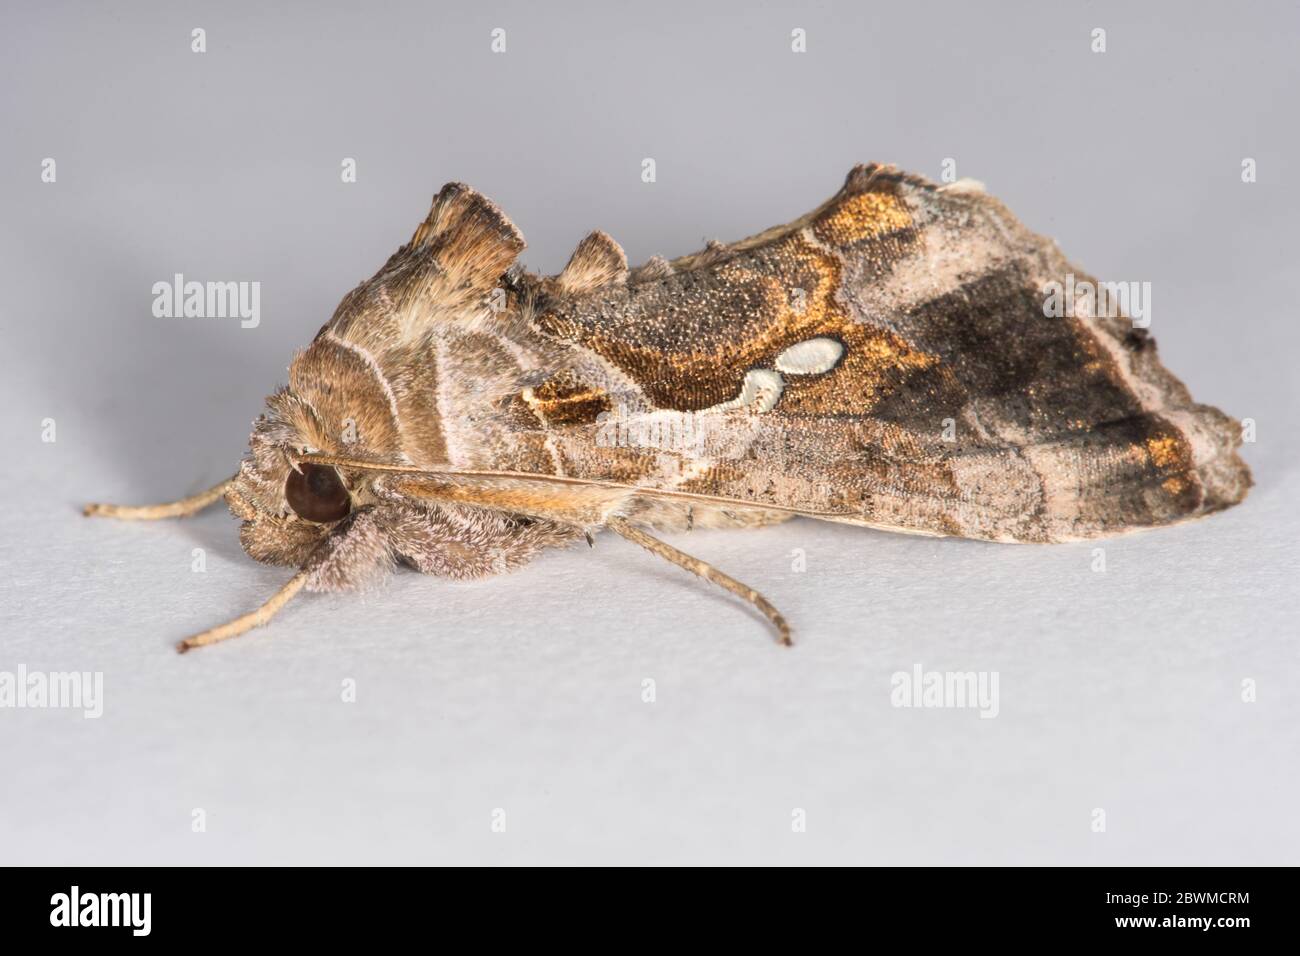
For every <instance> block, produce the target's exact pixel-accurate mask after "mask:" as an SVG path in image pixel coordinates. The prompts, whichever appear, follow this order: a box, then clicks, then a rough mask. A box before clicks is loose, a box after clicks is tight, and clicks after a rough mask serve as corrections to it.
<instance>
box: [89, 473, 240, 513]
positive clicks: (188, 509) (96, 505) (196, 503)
mask: <svg viewBox="0 0 1300 956" xmlns="http://www.w3.org/2000/svg"><path fill="white" fill-rule="evenodd" d="M237 477H238V475H236V476H235V477H232V478H227V479H226V480H225V481H222V482H218V483H217V484H215V485H213V486H212V487H211V488H207V489H205V490H203V491H200V492H198V493H197V494H193V495H190V496H189V497H188V498H181V499H180V500H178V501H169V502H165V503H163V504H156V505H110V504H102V503H100V502H93V503H91V504H88V505H86V506H85V507H84V508H82V509H81V513H82V514H83V515H85V516H86V517H87V518H96V517H97V518H117V519H118V520H119V521H158V520H161V519H163V518H187V517H189V516H190V515H192V514H197V513H198V512H200V511H202V510H203V509H204V508H206V507H208V505H211V504H215V503H216V502H218V501H220V500H221V498H222V497H224V496H225V494H226V492H227V491H228V490H229V489H230V487H231V485H233V484H234V483H235V478H237Z"/></svg>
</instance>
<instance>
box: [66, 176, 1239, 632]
mask: <svg viewBox="0 0 1300 956" xmlns="http://www.w3.org/2000/svg"><path fill="white" fill-rule="evenodd" d="M523 248H524V238H523V235H522V234H521V233H520V231H519V230H518V229H517V228H516V227H515V225H514V224H513V223H512V222H511V221H510V220H509V219H508V218H507V217H506V215H505V214H504V213H503V212H502V211H501V210H500V209H499V208H497V206H496V205H495V204H493V203H492V202H491V201H490V200H488V199H486V198H485V197H483V196H482V195H480V194H479V193H477V192H475V191H474V190H473V189H470V188H469V187H468V186H465V185H463V184H460V183H452V184H449V185H447V186H445V187H443V189H442V190H441V191H440V192H439V193H438V195H437V196H436V197H435V198H434V201H433V205H432V207H431V209H430V211H429V214H428V215H427V216H426V217H425V219H424V220H423V221H422V222H421V223H420V225H419V226H418V228H417V229H416V230H415V233H414V235H413V236H412V237H411V240H410V241H409V242H408V243H407V244H406V245H404V246H402V247H401V248H400V249H399V250H398V251H397V252H396V253H395V254H394V255H393V256H391V257H390V258H389V259H388V261H387V262H386V263H385V264H384V265H383V267H382V268H381V269H380V271H379V272H378V273H377V274H376V275H375V276H374V277H373V278H372V279H370V280H368V281H366V282H363V283H362V284H361V285H360V286H358V287H357V288H356V289H354V290H353V291H352V292H350V293H349V294H348V295H347V296H345V297H344V299H343V301H342V303H341V304H340V305H339V307H338V309H337V311H336V312H335V313H334V316H333V318H331V319H330V321H329V322H328V323H326V325H325V326H323V327H322V328H321V330H320V332H319V333H318V334H317V335H316V338H315V339H314V340H313V341H312V342H311V344H310V345H309V346H308V348H307V349H305V350H304V351H303V352H301V353H299V354H298V355H297V356H296V357H295V358H294V360H293V362H292V364H291V365H290V368H289V383H288V386H287V387H285V388H281V389H280V390H279V391H277V392H275V393H274V394H273V395H271V396H270V397H269V398H268V399H267V407H266V411H265V412H264V413H263V414H262V416H261V417H260V418H259V419H258V420H257V422H255V423H254V427H253V433H252V435H251V436H250V440H249V454H248V456H247V457H246V459H245V461H244V462H243V464H242V466H241V468H240V470H239V473H238V474H237V475H236V476H235V477H234V478H232V479H230V480H228V481H226V482H222V483H221V484H220V485H217V486H215V487H213V488H211V489H209V490H208V491H205V492H202V493H200V494H198V495H193V496H191V497H189V498H185V499H182V500H181V501H177V502H172V503H170V504H166V505H154V506H142V507H129V506H121V507H119V506H113V505H91V506H88V507H87V508H86V514H88V515H102V516H108V517H118V518H126V519H140V520H148V519H156V518H167V517H183V516H185V515H189V514H193V513H194V512H196V511H198V510H199V509H200V508H202V507H204V506H206V505H208V504H211V503H213V502H215V501H216V500H218V499H219V498H221V497H223V496H224V498H225V500H226V503H227V504H228V505H229V507H230V510H231V511H232V512H233V513H234V514H235V515H236V516H237V517H239V518H240V519H241V520H242V522H243V524H242V526H241V530H240V541H241V543H242V544H243V546H244V549H245V550H246V551H247V552H248V554H249V555H250V556H252V557H253V558H255V559H257V560H259V561H263V562H266V563H270V564H279V565H287V566H291V567H294V568H295V569H297V570H296V573H295V576H294V578H293V579H292V580H291V581H290V582H289V584H288V585H286V587H285V588H282V589H281V590H280V591H279V592H277V593H276V594H275V595H274V596H273V597H272V598H271V600H270V601H268V602H267V603H266V604H265V605H263V606H262V607H261V608H258V609H257V610H256V611H254V612H252V613H251V614H246V615H244V616H243V617H240V618H238V619H236V620H234V621H232V622H230V623H229V624H225V625H222V626H221V627H218V628H213V629H211V630H209V631H205V632H203V633H202V634H199V635H196V636H195V637H194V638H191V639H190V641H188V642H186V643H185V644H184V645H183V646H182V649H188V648H190V647H195V646H202V645H204V644H208V643H213V642H215V641H217V640H224V639H226V638H228V637H233V636H235V635H237V634H241V633H244V632H245V631H247V630H249V629H251V628H253V627H256V626H258V625H259V624H263V623H265V622H266V621H267V620H269V619H270V617H271V616H272V615H273V614H274V613H275V612H276V611H277V610H279V608H280V607H282V606H283V604H284V603H285V602H286V601H288V600H289V598H290V597H292V596H293V594H294V593H296V592H297V591H298V590H301V589H302V588H304V587H305V588H307V589H309V590H315V591H334V590H343V589H347V588H353V587H358V586H361V585H364V584H366V583H367V582H369V581H370V580H371V579H373V578H374V577H375V576H376V575H378V574H382V573H384V572H386V571H387V570H388V569H390V568H391V567H393V566H395V565H397V564H405V565H409V566H412V567H414V568H416V569H417V570H419V571H422V572H424V573H429V574H438V575H443V576H447V577H453V578H462V579H463V578H474V577H481V576H484V575H489V574H496V573H499V572H502V571H507V570H510V569H512V568H515V567H518V566H519V565H521V564H524V563H526V562H527V561H528V560H530V559H531V558H532V557H533V556H534V555H536V554H537V553H539V552H540V551H542V550H545V549H547V548H554V547H560V546H567V545H569V544H573V543H575V542H576V541H578V540H582V539H583V538H585V539H586V540H587V542H588V543H589V544H591V543H592V534H593V533H594V532H596V531H599V530H601V529H604V528H609V529H610V530H613V531H615V532H617V533H618V534H620V535H622V536H623V537H625V538H628V539H629V540H631V541H633V542H635V543H637V544H639V545H641V546H642V547H645V548H646V549H648V550H650V551H651V552H653V553H655V554H658V555H659V556H661V557H663V558H665V559H666V560H668V561H671V562H672V563H674V564H677V565H678V566H679V567H682V568H685V569H686V570H689V571H691V572H692V573H694V574H696V575H698V576H700V577H702V578H705V579H706V580H709V581H712V582H714V583H715V584H718V585H719V586H721V587H723V588H725V589H727V590H728V591H731V592H732V593H733V594H736V595H738V596H739V597H741V598H743V599H744V600H746V601H748V602H749V603H750V604H752V605H753V606H754V607H756V608H757V609H758V610H759V611H761V612H762V613H763V614H764V615H765V616H766V617H767V618H768V619H769V620H770V621H771V622H772V624H773V625H774V626H775V627H776V629H777V632H778V634H779V635H780V636H781V639H782V642H783V643H788V642H789V634H790V629H789V626H788V625H787V624H786V622H785V619H784V618H783V617H782V616H781V615H780V613H778V612H777V611H776V609H775V608H774V607H773V606H772V605H771V603H770V602H768V601H767V600H766V599H765V598H763V597H762V595H760V594H759V593H758V592H757V591H755V590H754V589H752V588H750V587H748V586H746V585H744V584H741V583H740V582H738V581H736V580H735V579H733V578H730V577H728V576H727V575H725V574H723V573H722V572H721V571H718V570H717V569H715V568H713V567H712V566H711V565H708V564H706V563H705V562H703V561H700V560H699V559H697V558H693V557H691V556H690V555H686V554H684V553H682V552H680V551H678V550H677V549H675V548H672V547H671V546H669V545H667V544H665V543H664V542H662V541H660V540H659V539H658V538H656V537H654V536H653V535H652V534H651V533H650V532H651V531H652V530H682V529H686V530H689V529H691V528H694V527H732V528H737V527H750V528H755V527H760V526H762V525H766V524H771V523H774V522H777V521H782V520H785V519H787V518H790V517H794V516H803V517H809V518H817V519H821V520H828V521H836V522H842V523H848V524H856V525H860V526H866V527H872V528H879V529H885V530H894V531H902V532H908V533H914V534H927V535H941V536H942V535H953V536H959V537H967V538H975V539H980V540H985V541H999V542H1059V541H1075V540H1083V539H1088V538H1095V537H1100V536H1105V535H1112V534H1118V533H1122V532H1127V531H1133V530H1139V529H1143V528H1154V527H1158V526H1161V525H1168V524H1174V523H1176V522H1180V521H1185V520H1189V519H1192V518H1198V517H1202V516H1204V515H1208V514H1212V513H1214V512H1217V511H1220V510H1222V509H1224V508H1228V507H1231V506H1232V505H1235V504H1236V503H1238V502H1239V501H1241V500H1242V499H1243V498H1244V497H1245V495H1246V492H1247V490H1248V489H1249V487H1250V485H1251V477H1250V471H1249V469H1248V468H1247V467H1246V465H1245V463H1244V462H1243V461H1242V460H1241V459H1240V457H1239V456H1238V455H1237V449H1238V447H1240V445H1241V437H1242V436H1241V428H1240V424H1239V423H1238V422H1236V421H1234V420H1233V419H1231V418H1229V417H1228V416H1227V415H1225V414H1223V413H1222V412H1220V411H1219V410H1218V409H1215V408H1212V407H1211V406H1208V405H1202V404H1198V403H1196V402H1194V401H1193V400H1192V398H1191V395H1190V394H1189V393H1188V391H1187V389H1186V387H1185V386H1184V385H1183V384H1182V383H1181V382H1180V381H1178V379H1176V378H1175V377H1174V376H1173V375H1172V374H1171V373H1170V372H1169V371H1168V370H1167V369H1166V368H1165V367H1164V366H1163V365H1162V364H1161V363H1160V360H1159V358H1158V357H1157V350H1156V346H1155V342H1154V340H1153V339H1151V338H1150V336H1149V335H1148V334H1146V332H1145V331H1142V332H1138V331H1135V328H1134V322H1132V321H1131V320H1130V319H1129V318H1128V317H1127V316H1126V315H1125V314H1123V312H1122V311H1121V312H1116V313H1111V312H1094V310H1092V300H1088V299H1086V298H1085V300H1084V301H1085V305H1084V307H1083V308H1082V310H1081V311H1079V312H1078V313H1077V314H1076V313H1074V312H1070V313H1069V314H1065V315H1061V314H1058V313H1056V312H1052V313H1051V314H1050V315H1049V312H1048V305H1047V303H1046V301H1045V294H1046V290H1047V289H1048V288H1049V287H1050V286H1053V285H1057V286H1059V285H1061V284H1062V283H1064V282H1066V281H1067V280H1068V282H1069V285H1070V288H1071V289H1074V288H1076V285H1077V284H1078V283H1080V282H1081V283H1082V285H1083V286H1087V287H1092V288H1096V287H1097V285H1098V284H1097V283H1096V280H1094V279H1092V278H1091V277H1089V276H1088V275H1087V274H1086V273H1084V272H1083V271H1082V270H1079V269H1077V268H1076V267H1074V266H1073V265H1072V264H1071V263H1070V262H1069V261H1068V260H1066V259H1065V258H1064V256H1063V255H1062V253H1061V252H1060V250H1059V249H1058V248H1057V246H1056V245H1055V243H1054V242H1052V241H1051V240H1048V239H1044V238H1043V237H1041V236H1037V235H1035V234H1033V233H1032V232H1030V231H1029V230H1028V229H1026V228H1025V227H1024V226H1023V225H1022V224H1021V223H1020V222H1019V221H1018V220H1017V219H1016V218H1015V216H1013V215H1012V214H1011V212H1010V211H1009V210H1008V209H1007V208H1006V207H1005V206H1003V205H1002V204H1001V203H1000V202H998V200H996V199H995V198H993V197H992V196H990V195H988V194H987V193H986V192H984V191H983V189H982V187H979V186H978V184H975V183H973V182H971V181H962V182H959V183H955V184H951V185H948V186H938V185H935V184H934V183H931V182H929V181H927V180H925V179H924V178H922V177H919V176H914V175H910V174H907V173H903V172H901V171H899V170H897V169H896V168H894V167H892V166H884V165H875V164H872V165H868V166H858V167H855V168H854V169H853V170H852V171H851V172H850V173H849V175H848V177H847V178H846V179H845V182H844V185H843V187H842V188H841V189H840V191H839V192H838V193H836V194H835V195H834V196H833V197H832V198H831V199H830V200H828V201H827V202H825V203H823V204H822V205H821V206H819V207H817V208H816V209H815V210H813V211H812V212H810V213H808V214H807V215H805V216H801V217H800V218H798V219H795V220H793V221H792V222H789V223H787V224H786V225H784V226H778V227H775V228H773V229H769V230H766V231H765V232H762V233H760V234H758V235H756V236H753V237H751V238H749V239H743V240H740V241H739V242H734V243H731V244H729V245H723V244H721V243H709V244H708V245H707V246H706V247H705V248H704V249H703V250H701V251H700V252H698V253H695V254H692V255H687V256H682V257H680V258H677V259H674V260H671V261H669V260H667V259H663V258H660V257H655V258H653V259H651V260H650V261H649V262H647V263H645V264H644V265H642V266H639V267H637V268H634V269H629V268H628V263H627V259H626V256H624V254H623V250H622V249H621V248H620V247H619V245H618V243H617V242H615V241H614V240H613V239H612V238H611V237H610V236H609V235H607V234H605V233H603V232H599V231H597V232H593V233H592V234H590V235H589V236H588V237H587V238H586V239H584V240H583V241H582V242H580V243H579V244H578V247H577V249H576V250H575V251H574V253H573V255H572V257H571V258H570V260H569V262H568V264H567V265H566V266H565V267H564V269H563V270H562V271H561V272H560V274H558V275H556V276H549V277H547V276H539V275H534V274H532V273H529V272H527V271H525V270H524V269H523V268H522V266H520V264H519V263H518V262H517V261H516V260H517V258H518V256H519V254H520V253H521V252H522V250H523Z"/></svg>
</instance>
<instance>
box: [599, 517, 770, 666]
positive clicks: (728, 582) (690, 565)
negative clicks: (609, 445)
mask: <svg viewBox="0 0 1300 956" xmlns="http://www.w3.org/2000/svg"><path fill="white" fill-rule="evenodd" d="M605 523H606V525H607V526H608V527H609V528H610V530H612V531H614V532H615V533H617V534H620V535H622V536H623V537H625V538H627V539H628V540H629V541H631V542H633V543H634V544H639V545H641V547H643V548H645V549H646V550H647V551H649V552H651V553H652V554H657V555H659V557H661V558H663V559H664V560H665V561H669V562H671V563H673V564H675V565H677V566H678V567H679V568H683V569H685V570H687V571H690V572H691V573H692V574H695V575H699V576H700V577H702V578H704V580H706V581H712V582H713V583H714V584H716V585H718V586H719V587H721V588H725V589H726V590H728V591H730V592H731V593H732V594H734V595H736V596H737V597H739V598H743V599H744V600H746V601H748V602H749V603H750V604H752V605H754V607H756V608H758V610H759V611H761V612H762V613H763V614H764V615H766V617H767V619H768V620H769V621H771V622H772V624H773V625H774V626H775V627H776V630H777V633H778V634H779V635H780V636H779V638H778V639H779V640H780V642H781V643H782V644H784V645H786V646H787V647H788V646H790V645H791V644H793V643H794V641H793V640H791V639H790V625H789V624H787V623H786V621H785V618H784V617H782V616H781V612H780V611H778V610H777V609H776V608H775V607H773V606H772V602H771V601H769V600H768V599H767V598H765V597H763V595H761V594H759V593H758V592H757V591H755V590H754V589H753V588H751V587H750V586H749V585H747V584H741V583H740V582H739V581H737V580H736V579H735V578H733V577H731V576H730V575H727V574H723V573H722V572H721V571H719V570H718V569H717V568H715V567H714V566H713V565H711V564H709V563H708V562H707V561H701V560H700V559H699V558H696V557H692V556H691V555H689V554H687V553H686V552H684V551H678V550H677V549H676V548H674V547H673V546H672V545H670V544H668V543H666V542H664V541H660V540H659V539H658V538H656V537H654V536H653V535H650V534H647V533H646V532H645V531H642V530H641V529H640V528H637V527H634V526H633V525H631V524H629V523H628V522H627V520H626V519H624V518H619V517H612V518H609V519H608V520H607V521H606V522H605Z"/></svg>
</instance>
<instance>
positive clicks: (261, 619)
mask: <svg viewBox="0 0 1300 956" xmlns="http://www.w3.org/2000/svg"><path fill="white" fill-rule="evenodd" d="M307 575H308V571H307V570H306V569H304V570H302V571H299V572H298V573H297V574H295V575H294V576H293V577H292V578H290V579H289V583H288V584H286V585H285V586H284V587H282V588H280V590H278V591H276V592H275V593H274V594H273V595H271V599H270V600H269V601H267V602H266V603H265V604H263V605H262V606H261V607H259V608H258V609H257V610H255V611H250V612H248V613H247V614H245V615H244V616H243V617H237V618H235V619H234V620H233V621H229V622H227V623H225V624H221V625H218V626H217V627H211V628H208V629H207V630H206V631H202V632H201V633H198V634H195V635H194V636H193V637H187V638H186V639H185V640H183V641H181V642H180V643H179V644H177V645H176V650H178V651H179V652H180V653H182V654H184V653H185V652H186V651H189V650H193V649H194V648H196V647H203V646H204V645H206V644H215V643H217V642H218V641H224V640H226V639H227V638H231V637H238V636H239V635H240V634H244V633H246V632H248V631H251V630H252V629H253V628H255V627H261V626H262V625H263V624H265V623H267V622H268V621H270V620H271V618H273V617H275V615H276V612H277V611H279V610H280V608H282V607H284V606H285V605H286V604H288V603H289V599H290V598H292V597H293V596H294V595H295V594H297V593H298V592H299V591H301V590H302V586H303V585H304V584H306V583H307Z"/></svg>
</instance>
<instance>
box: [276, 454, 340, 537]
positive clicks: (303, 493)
mask: <svg viewBox="0 0 1300 956" xmlns="http://www.w3.org/2000/svg"><path fill="white" fill-rule="evenodd" d="M298 467H299V468H300V469H301V471H293V470H292V469H291V470H290V471H289V480H288V481H286V482H285V483H284V497H285V498H286V499H288V502H289V507H290V508H292V509H293V511H294V514H296V515H297V516H298V517H299V518H302V519H303V520H304V521H315V522H316V523H318V524H329V523H330V522H331V521H338V520H340V519H342V518H346V517H347V516H348V512H349V511H351V510H352V498H351V497H350V496H349V495H348V490H347V489H346V488H344V487H343V479H341V478H340V477H339V473H338V472H337V471H335V470H334V469H333V468H329V467H326V466H322V465H308V464H302V465H299V466H298Z"/></svg>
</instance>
